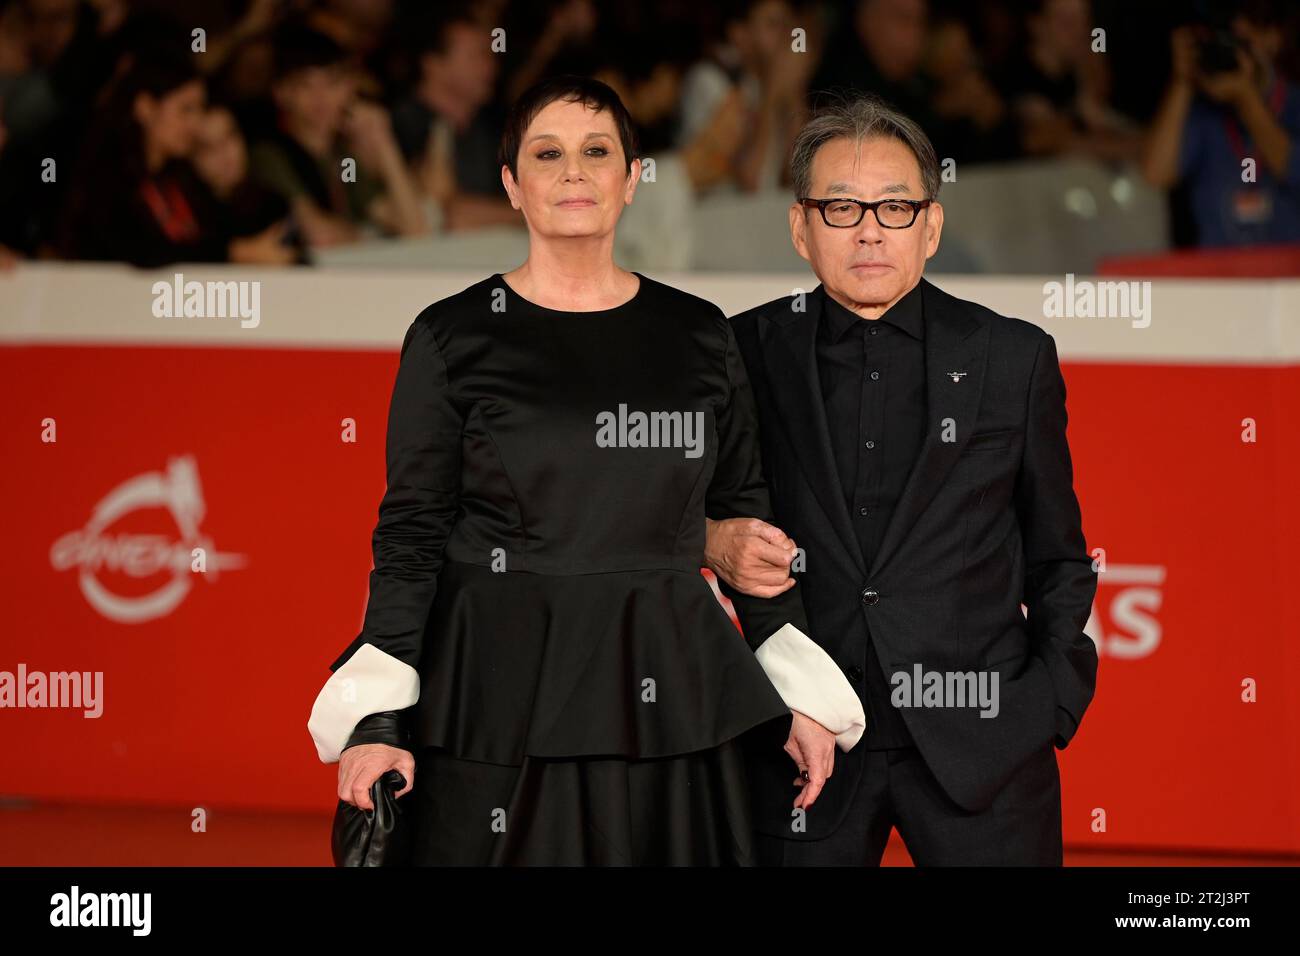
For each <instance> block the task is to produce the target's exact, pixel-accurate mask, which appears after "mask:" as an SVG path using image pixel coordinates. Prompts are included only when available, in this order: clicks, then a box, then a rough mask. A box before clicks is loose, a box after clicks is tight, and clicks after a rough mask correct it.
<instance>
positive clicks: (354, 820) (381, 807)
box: [330, 710, 411, 866]
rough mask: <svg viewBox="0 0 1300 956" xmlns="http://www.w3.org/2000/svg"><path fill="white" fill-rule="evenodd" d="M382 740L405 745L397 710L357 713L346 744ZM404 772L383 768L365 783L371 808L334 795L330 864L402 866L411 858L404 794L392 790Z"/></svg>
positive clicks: (400, 785) (401, 782) (402, 783)
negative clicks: (359, 716) (336, 802)
mask: <svg viewBox="0 0 1300 956" xmlns="http://www.w3.org/2000/svg"><path fill="white" fill-rule="evenodd" d="M374 743H383V744H388V745H389V746H392V747H398V748H400V749H402V750H408V749H409V747H408V743H407V734H406V730H405V727H404V726H403V721H402V715H401V713H400V712H399V711H391V710H390V711H384V712H382V713H378V714H370V715H369V716H367V717H365V718H363V719H362V720H361V721H360V722H359V723H358V724H357V726H356V728H355V729H354V730H353V731H352V736H350V737H349V738H348V742H347V745H346V746H345V747H344V748H343V749H344V750H346V749H347V748H348V747H353V746H356V745H357V744H374ZM405 786H406V778H405V777H403V776H402V775H401V773H399V772H398V771H396V770H389V771H387V772H386V773H384V774H383V775H382V776H380V778H379V779H378V780H376V781H375V782H374V783H373V784H371V786H370V800H371V802H372V803H374V805H375V808H374V810H362V809H360V808H358V807H355V806H353V805H352V804H350V803H348V802H347V801H346V800H340V801H339V805H338V809H337V810H335V811H334V827H333V831H332V833H331V835H330V849H331V851H332V853H333V856H334V865H335V866H406V865H408V864H409V862H410V859H411V819H410V816H411V811H410V809H409V808H407V807H404V806H403V804H404V803H405V802H407V801H406V798H403V799H402V800H398V799H397V797H395V796H394V794H395V793H396V792H397V791H398V790H401V789H402V788H403V787H405Z"/></svg>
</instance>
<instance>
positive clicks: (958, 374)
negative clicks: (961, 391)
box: [948, 372, 966, 382]
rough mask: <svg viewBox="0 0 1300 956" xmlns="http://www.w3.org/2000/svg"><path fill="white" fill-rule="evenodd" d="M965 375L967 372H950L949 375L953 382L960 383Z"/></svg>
mask: <svg viewBox="0 0 1300 956" xmlns="http://www.w3.org/2000/svg"><path fill="white" fill-rule="evenodd" d="M965 374H966V373H965V372H949V373H948V375H950V376H951V377H952V380H953V382H960V381H961V377H962V376H963V375H965Z"/></svg>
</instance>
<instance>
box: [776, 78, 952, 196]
mask: <svg viewBox="0 0 1300 956" xmlns="http://www.w3.org/2000/svg"><path fill="white" fill-rule="evenodd" d="M876 137H888V138H890V139H896V140H899V141H900V142H901V143H903V145H904V146H906V147H907V148H908V149H910V150H911V151H912V154H913V155H914V156H915V157H916V163H917V165H918V166H920V167H921V187H922V188H923V189H924V190H925V195H924V196H922V197H921V198H922V199H936V198H938V195H939V159H938V157H937V156H936V155H935V152H934V145H933V144H932V143H931V142H930V137H928V136H926V135H925V131H924V130H922V129H921V127H920V126H918V125H917V124H916V123H915V122H913V121H912V120H910V119H908V118H907V117H906V116H904V115H903V114H902V113H900V112H898V110H896V109H894V108H892V107H891V106H889V104H887V103H886V102H885V101H884V100H882V99H881V98H880V97H878V96H875V95H874V94H865V95H854V96H841V97H839V98H838V99H835V100H833V101H832V102H830V103H829V104H827V105H826V106H823V107H821V108H820V109H818V110H817V112H816V113H815V114H814V115H813V117H812V119H810V120H809V121H808V122H807V123H806V124H805V125H804V128H803V129H801V130H800V131H799V135H798V136H796V137H795V141H794V148H793V149H792V151H791V154H790V176H791V179H792V180H793V185H794V194H795V198H796V199H798V198H800V197H802V196H807V195H808V190H810V189H812V164H813V157H814V156H815V155H817V150H819V149H821V148H822V147H823V146H825V145H826V144H827V143H829V142H830V141H831V140H833V139H841V138H848V139H851V140H853V141H854V142H856V143H860V142H862V141H863V140H865V139H873V138H876ZM815 198H819V199H824V198H829V197H824V196H819V197H815Z"/></svg>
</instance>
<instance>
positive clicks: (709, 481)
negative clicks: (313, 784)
mask: <svg viewBox="0 0 1300 956" xmlns="http://www.w3.org/2000/svg"><path fill="white" fill-rule="evenodd" d="M502 164H503V167H505V168H504V169H503V171H502V180H503V182H504V184H505V187H506V191H507V193H508V194H509V196H510V200H511V203H512V204H513V205H515V206H516V208H520V209H522V211H523V213H524V216H525V219H526V221H527V223H528V228H529V233H530V249H529V256H528V260H527V261H526V262H525V263H524V265H523V266H521V267H520V268H518V269H516V270H514V271H513V272H510V273H507V274H504V275H502V274H496V275H492V276H490V277H488V278H486V279H484V280H482V281H480V282H477V283H475V284H474V285H472V286H470V287H469V288H467V289H465V290H464V291H462V292H460V293H457V294H456V295H453V296H450V297H448V298H446V299H443V300H441V301H439V302H435V303H434V304H432V305H430V306H428V307H427V308H426V309H424V311H423V312H421V313H420V315H419V316H418V317H417V318H416V319H415V321H414V322H413V323H412V325H411V326H410V328H409V330H408V331H407V333H406V338H405V341H404V342H403V344H402V352H401V363H400V366H399V369H398V373H397V381H396V385H395V387H394V391H393V397H392V403H391V407H390V411H389V421H388V435H387V469H388V472H387V477H388V488H387V491H386V493H385V495H384V498H383V500H382V502H381V504H380V508H379V521H378V524H377V526H376V529H375V534H374V541H373V545H374V565H375V569H374V571H373V572H371V575H370V598H369V603H368V605H367V609H366V617H365V622H364V625H363V629H362V632H361V634H360V635H358V636H357V638H356V639H355V640H354V641H353V642H352V643H351V644H350V645H349V646H348V648H347V649H346V650H345V651H344V652H343V653H342V654H341V655H340V656H339V657H338V659H336V660H335V661H334V663H333V664H332V665H331V670H333V671H334V674H333V676H332V677H331V678H330V679H329V680H328V681H327V682H326V684H325V686H324V688H323V689H322V690H321V692H320V695H319V696H318V698H317V700H316V704H315V706H314V708H313V710H312V716H311V720H310V722H309V723H308V728H309V730H310V731H311V733H312V736H313V738H314V739H315V741H316V746H317V750H318V753H319V755H320V758H321V759H322V760H323V761H326V762H329V761H333V760H339V761H340V769H339V780H340V782H339V796H340V797H341V798H342V799H345V800H348V801H349V802H352V803H355V804H356V805H357V806H360V807H362V808H369V806H370V801H369V795H368V792H367V791H368V788H369V786H370V784H371V783H372V782H373V781H374V780H375V779H377V778H378V777H379V776H380V775H381V774H382V773H384V772H385V771H386V770H388V769H390V768H396V769H398V770H399V771H401V772H402V774H403V776H405V777H406V778H407V780H408V781H410V780H411V776H412V774H413V773H414V777H415V779H414V783H413V788H414V793H415V795H414V799H415V801H416V806H415V808H414V810H415V814H414V815H415V819H416V831H417V832H416V848H415V859H414V862H415V863H418V864H471V865H477V864H704V865H717V864H737V865H746V864H750V863H752V862H753V860H752V846H751V829H750V809H749V794H748V792H747V783H746V777H745V766H744V761H743V756H742V754H743V751H742V749H741V740H742V735H744V737H745V740H746V741H749V740H753V739H755V738H754V737H752V736H750V735H747V734H746V732H747V731H751V730H753V729H755V728H760V727H764V728H768V729H769V731H770V730H771V729H772V728H773V727H775V729H776V731H777V732H778V736H776V737H775V738H769V737H767V736H766V735H764V736H763V739H764V740H771V739H775V744H771V745H774V746H780V740H781V737H780V736H779V735H780V734H784V733H785V730H786V729H787V728H792V727H793V730H792V732H791V734H790V742H789V743H788V744H787V749H790V750H791V751H792V756H793V757H794V758H795V763H794V764H792V766H791V776H792V777H794V776H795V774H796V769H797V766H798V765H799V764H800V759H801V758H800V753H801V751H800V748H801V747H804V748H806V749H807V751H808V752H810V753H811V752H812V750H813V749H815V745H822V746H824V745H825V743H826V741H827V740H832V739H833V741H834V742H835V743H838V744H839V746H841V747H842V748H843V749H848V747H851V746H852V744H853V743H854V742H856V740H857V739H858V737H859V736H860V735H861V733H862V730H863V729H864V728H865V718H864V717H863V716H862V708H861V704H860V702H859V700H858V697H857V694H856V693H855V692H854V690H853V689H852V687H851V685H850V684H849V683H848V681H847V680H846V679H845V678H844V676H843V675H842V673H841V672H840V670H839V668H838V667H837V666H836V665H835V664H834V662H833V661H832V660H831V659H830V657H829V656H827V655H826V653H825V652H824V651H822V650H821V648H819V647H818V646H817V645H816V644H815V643H813V641H811V640H810V639H809V638H808V637H807V636H806V634H805V633H804V630H806V626H807V625H806V622H805V619H804V616H803V608H802V604H801V601H800V598H799V592H798V587H797V586H795V587H793V588H791V589H789V590H786V591H785V592H783V593H781V594H780V595H778V596H777V597H775V598H770V599H767V600H761V599H754V598H747V597H743V596H736V597H735V599H734V600H735V601H736V605H737V611H738V613H739V616H740V618H741V623H742V625H743V626H744V628H745V637H746V639H747V641H748V644H749V646H746V642H745V640H742V639H741V638H740V636H739V635H737V634H736V631H735V628H734V627H732V626H731V622H730V619H729V618H728V617H727V615H726V613H725V612H724V611H723V609H722V607H721V606H720V605H719V604H718V602H717V600H716V599H715V598H714V595H713V592H712V590H711V589H710V587H709V585H708V582H707V581H706V580H705V579H704V577H703V576H702V575H701V574H700V568H701V566H702V563H703V551H704V538H705V517H706V515H707V516H708V517H710V518H714V519H720V518H729V517H739V516H754V517H759V518H763V519H765V520H770V518H771V513H770V510H769V504H768V497H767V489H766V486H765V485H764V484H763V480H762V473H761V467H760V458H759V448H758V444H757V441H758V438H757V432H758V430H757V421H756V420H755V411H754V405H753V399H752V396H751V394H750V390H749V383H748V379H747V378H746V375H745V368H744V364H743V362H742V361H741V359H740V356H739V353H738V351H737V349H736V344H735V340H734V338H733V336H732V332H731V326H730V323H729V322H728V321H727V319H726V317H725V316H724V315H723V313H722V312H721V310H719V309H718V308H717V306H714V305H712V304H711V303H709V302H706V301H704V300H703V299H700V298H697V297H695V296H692V295H689V294H687V293H684V292H681V291H679V290H677V289H674V288H672V287H670V286H666V285H663V284H662V283H659V282H656V281H655V280H653V279H650V278H648V277H646V276H643V275H641V274H640V273H635V272H627V271H624V270H622V269H619V268H618V267H617V266H615V265H614V263H613V256H612V250H613V239H614V226H615V224H616V223H617V221H618V216H619V213H620V212H621V211H622V208H623V206H624V205H626V204H627V203H630V202H631V201H632V196H633V193H634V191H635V188H636V185H637V182H638V180H639V177H640V162H639V161H638V160H637V159H635V141H634V138H633V133H632V126H631V122H630V120H629V119H628V116H627V113H626V111H625V110H624V109H623V106H622V104H621V103H620V102H619V100H618V98H617V96H616V95H615V94H614V93H613V91H612V90H610V89H609V88H608V87H607V86H605V85H604V84H601V83H598V82H595V81H592V80H587V79H583V78H577V77H561V78H557V79H554V80H549V81H545V82H543V83H541V84H539V85H538V86H536V87H534V88H533V89H532V90H531V91H529V92H528V93H526V94H525V95H524V96H523V97H521V99H520V101H519V103H518V104H517V105H516V107H515V109H514V113H513V115H512V117H511V120H510V123H509V125H508V126H507V130H506V134H505V137H504V139H503V144H502ZM792 712H794V717H793V718H792V717H791V714H792ZM770 722H777V723H776V724H772V723H770ZM340 754H341V757H340ZM417 770H418V772H415V771H417ZM410 789H412V784H410V783H408V785H407V787H406V789H404V790H402V791H400V793H406V792H407V790H410ZM400 793H399V795H400Z"/></svg>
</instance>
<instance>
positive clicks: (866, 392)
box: [817, 283, 926, 750]
mask: <svg viewBox="0 0 1300 956" xmlns="http://www.w3.org/2000/svg"><path fill="white" fill-rule="evenodd" d="M821 295H822V296H823V300H824V301H823V308H822V318H821V323H820V325H819V328H818V330H817V372H818V375H819V376H820V379H821V390H822V400H823V402H824V403H825V406H826V420H827V423H828V425H829V427H830V437H831V447H832V449H833V451H834V454H835V465H836V468H837V470H838V472H839V479H840V486H841V487H842V488H843V489H844V500H845V504H847V505H848V509H849V516H850V518H851V519H852V521H853V530H854V532H855V533H856V534H857V538H858V544H859V545H860V546H861V548H862V559H863V561H864V562H865V563H866V565H867V567H870V566H871V562H872V559H874V558H875V555H876V551H877V550H878V549H879V547H880V542H881V539H882V538H883V537H884V534H885V528H886V526H887V525H888V524H889V518H890V515H891V514H892V513H893V510H894V507H895V505H897V503H898V499H899V496H900V495H901V494H902V493H903V486H904V485H905V484H906V482H907V476H908V473H909V472H910V471H911V469H912V462H913V461H914V460H915V459H916V456H917V453H918V452H919V451H920V449H921V441H922V437H923V435H924V429H925V408H926V401H925V322H924V316H923V314H922V309H921V288H920V284H919V283H918V284H917V286H916V288H914V289H912V290H911V291H910V292H908V293H907V294H906V295H905V296H903V297H902V298H901V299H899V300H898V301H897V302H896V303H894V305H893V306H891V307H890V308H889V310H888V311H886V312H885V313H884V315H882V316H881V317H880V318H878V319H864V318H861V317H860V316H858V315H856V314H855V313H853V312H850V311H849V310H848V309H846V308H845V307H844V306H842V305H840V304H839V303H838V302H836V301H835V300H834V299H832V298H831V297H830V296H829V295H827V294H826V291H825V289H822V290H821ZM868 636H870V635H868ZM850 676H853V675H852V672H850ZM865 676H866V682H867V683H866V697H867V732H866V734H865V735H864V736H863V738H862V743H861V746H863V747H865V748H866V749H868V750H882V749H886V748H890V747H906V746H912V744H913V741H912V737H911V734H910V733H909V732H908V730H907V726H906V725H905V724H904V723H903V718H902V715H901V714H900V713H899V712H898V711H897V710H896V709H895V708H894V707H893V706H891V705H890V703H889V695H890V691H891V689H892V688H891V686H890V684H889V682H888V681H887V680H886V677H885V672H884V669H883V668H882V666H881V661H880V658H879V657H878V655H877V652H876V645H875V642H874V641H872V642H871V644H870V650H869V651H868V654H867V673H866V675H865Z"/></svg>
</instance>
